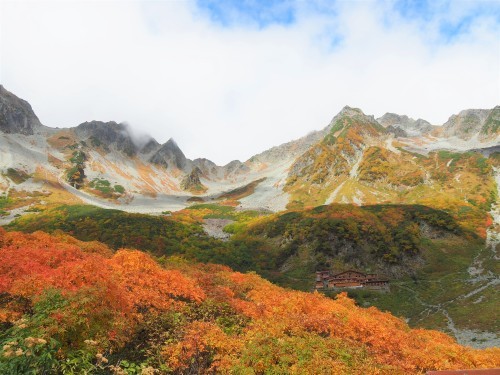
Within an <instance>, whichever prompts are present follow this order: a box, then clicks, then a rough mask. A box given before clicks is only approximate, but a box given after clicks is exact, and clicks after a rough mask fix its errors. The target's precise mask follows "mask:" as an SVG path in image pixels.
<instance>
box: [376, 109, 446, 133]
mask: <svg viewBox="0 0 500 375" xmlns="http://www.w3.org/2000/svg"><path fill="white" fill-rule="evenodd" d="M377 121H378V122H379V123H380V125H382V126H383V127H384V128H386V129H387V130H388V131H390V132H391V133H393V134H394V135H395V136H397V137H401V136H403V137H408V136H410V137H415V136H420V135H423V134H427V133H430V132H431V131H433V130H434V129H436V128H437V126H433V125H431V124H430V123H429V122H428V121H426V120H422V119H418V120H414V119H412V118H410V117H408V116H406V115H402V116H401V115H398V114H395V113H389V112H388V113H386V114H385V115H383V116H382V117H380V118H378V119H377ZM400 130H401V131H400ZM402 134H405V135H402Z"/></svg>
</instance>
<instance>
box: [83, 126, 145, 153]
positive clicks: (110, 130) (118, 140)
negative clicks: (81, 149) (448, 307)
mask: <svg viewBox="0 0 500 375" xmlns="http://www.w3.org/2000/svg"><path fill="white" fill-rule="evenodd" d="M75 133H76V134H77V135H78V136H79V137H81V138H83V139H87V140H89V142H90V144H91V145H93V146H102V147H103V148H104V149H106V150H108V151H109V149H110V148H115V149H116V150H118V151H121V152H123V153H125V154H126V155H127V156H134V155H135V154H136V153H137V151H138V149H139V147H138V146H137V145H136V143H135V142H134V140H133V139H132V137H131V135H130V132H129V130H128V125H127V124H124V123H117V122H115V121H108V122H103V121H95V120H94V121H86V122H84V123H82V124H80V125H78V126H77V127H76V128H75Z"/></svg>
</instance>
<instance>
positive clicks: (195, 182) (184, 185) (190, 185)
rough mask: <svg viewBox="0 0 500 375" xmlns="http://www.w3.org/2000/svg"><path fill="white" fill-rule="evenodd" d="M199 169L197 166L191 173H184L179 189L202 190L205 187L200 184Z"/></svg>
mask: <svg viewBox="0 0 500 375" xmlns="http://www.w3.org/2000/svg"><path fill="white" fill-rule="evenodd" d="M200 176H201V170H200V168H198V167H195V168H193V170H192V171H191V173H189V174H188V175H186V177H184V178H183V179H182V181H181V189H183V190H186V191H192V192H197V191H203V190H205V187H204V186H203V185H202V183H201V181H200Z"/></svg>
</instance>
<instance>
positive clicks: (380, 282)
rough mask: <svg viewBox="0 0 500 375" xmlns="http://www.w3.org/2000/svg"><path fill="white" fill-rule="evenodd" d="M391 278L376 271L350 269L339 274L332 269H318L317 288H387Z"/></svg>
mask: <svg viewBox="0 0 500 375" xmlns="http://www.w3.org/2000/svg"><path fill="white" fill-rule="evenodd" d="M388 287H389V280H387V279H385V278H383V277H380V276H378V275H376V274H374V273H363V272H359V271H355V270H348V271H344V272H340V273H337V274H332V272H331V271H316V289H322V290H325V289H338V288H369V289H387V288H388Z"/></svg>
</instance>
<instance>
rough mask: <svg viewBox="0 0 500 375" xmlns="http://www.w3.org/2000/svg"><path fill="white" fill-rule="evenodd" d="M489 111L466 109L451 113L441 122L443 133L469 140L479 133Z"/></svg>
mask: <svg viewBox="0 0 500 375" xmlns="http://www.w3.org/2000/svg"><path fill="white" fill-rule="evenodd" d="M490 112H491V110H488V109H467V110H464V111H461V112H460V113H459V114H458V115H452V116H451V117H450V118H449V119H448V121H446V122H445V123H444V124H443V134H444V135H445V136H448V137H451V136H456V137H458V138H461V139H464V140H469V139H471V138H472V137H474V136H476V135H478V134H479V132H480V131H481V129H482V127H483V125H484V124H485V122H486V119H487V118H488V115H489V114H490Z"/></svg>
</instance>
